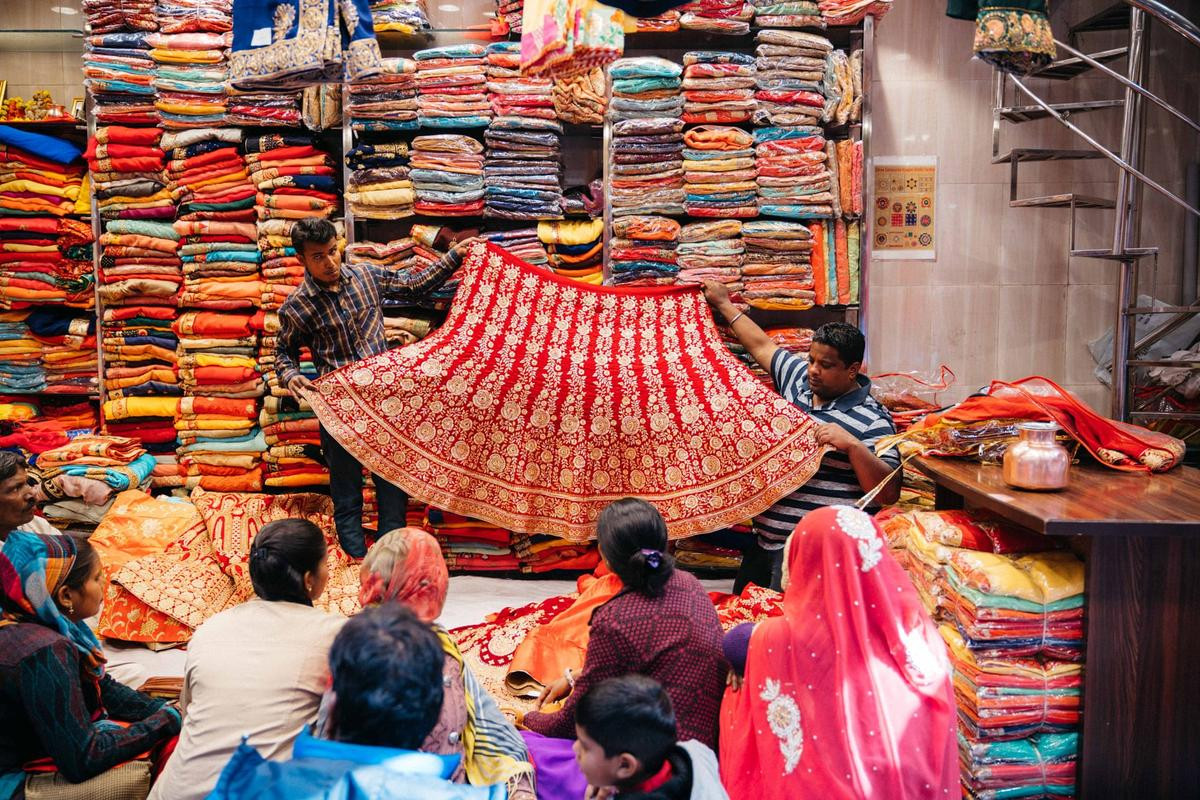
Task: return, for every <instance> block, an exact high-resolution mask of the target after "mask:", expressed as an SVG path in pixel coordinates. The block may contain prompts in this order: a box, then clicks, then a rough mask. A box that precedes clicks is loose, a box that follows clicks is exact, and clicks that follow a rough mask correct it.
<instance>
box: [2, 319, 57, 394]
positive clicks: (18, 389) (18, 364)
mask: <svg viewBox="0 0 1200 800" xmlns="http://www.w3.org/2000/svg"><path fill="white" fill-rule="evenodd" d="M29 314H30V312H28V311H0V392H3V393H4V394H23V393H25V392H41V391H44V390H45V388H46V373H45V370H44V369H43V367H42V355H41V352H42V348H41V346H40V345H39V344H38V342H37V340H36V339H34V338H33V334H32V333H31V332H30V330H29V324H28V318H29Z"/></svg>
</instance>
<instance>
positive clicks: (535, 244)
mask: <svg viewBox="0 0 1200 800" xmlns="http://www.w3.org/2000/svg"><path fill="white" fill-rule="evenodd" d="M546 224H550V225H552V224H555V223H546ZM541 226H542V223H538V227H536V228H515V229H513V230H509V231H489V232H487V233H485V234H483V236H484V238H486V239H487V240H488V241H489V242H495V243H496V245H497V246H499V247H503V248H504V249H505V250H507V251H508V252H510V253H512V254H513V255H514V256H516V257H517V258H519V259H521V260H522V261H524V262H526V263H527V264H534V265H536V266H539V267H544V266H546V265H547V264H548V263H549V260H550V258H549V255H548V254H547V253H546V248H545V247H544V246H542V242H541V240H540V239H539V237H538V231H539V230H540V229H541Z"/></svg>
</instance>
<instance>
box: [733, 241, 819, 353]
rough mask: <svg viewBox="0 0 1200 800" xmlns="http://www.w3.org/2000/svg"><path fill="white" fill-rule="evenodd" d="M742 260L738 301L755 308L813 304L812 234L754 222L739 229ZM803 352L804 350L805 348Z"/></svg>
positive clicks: (793, 306)
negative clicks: (744, 257)
mask: <svg viewBox="0 0 1200 800" xmlns="http://www.w3.org/2000/svg"><path fill="white" fill-rule="evenodd" d="M742 240H743V241H744V242H745V244H746V259H745V264H744V265H743V267H742V276H743V291H742V299H743V300H745V302H746V303H747V304H748V305H750V306H753V307H756V308H764V309H769V308H782V309H792V308H808V307H809V306H811V305H812V304H813V301H814V299H815V295H814V293H813V268H812V264H811V262H810V258H811V255H810V254H811V251H812V247H813V245H812V233H811V232H810V231H809V230H808V229H807V228H806V227H804V226H803V225H801V224H800V223H798V222H783V221H777V220H755V221H752V222H747V223H745V224H744V225H743V226H742ZM806 349H807V348H806Z"/></svg>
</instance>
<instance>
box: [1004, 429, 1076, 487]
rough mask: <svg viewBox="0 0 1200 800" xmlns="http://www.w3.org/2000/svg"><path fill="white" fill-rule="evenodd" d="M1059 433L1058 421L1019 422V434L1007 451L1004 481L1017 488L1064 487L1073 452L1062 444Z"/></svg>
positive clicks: (1005, 454)
mask: <svg viewBox="0 0 1200 800" xmlns="http://www.w3.org/2000/svg"><path fill="white" fill-rule="evenodd" d="M1057 433H1058V425H1056V424H1055V423H1053V422H1022V423H1019V424H1018V425H1017V434H1018V436H1019V437H1020V438H1019V439H1018V440H1017V442H1016V443H1015V444H1013V445H1011V446H1010V447H1009V448H1008V450H1006V451H1005V453H1004V482H1005V483H1007V484H1008V485H1009V486H1012V487H1014V488H1016V489H1031V490H1034V491H1054V490H1056V489H1065V488H1066V487H1067V482H1068V478H1069V475H1070V470H1071V454H1070V453H1069V452H1068V451H1067V448H1065V447H1063V446H1062V445H1061V444H1059V442H1058V440H1057V438H1056V434H1057Z"/></svg>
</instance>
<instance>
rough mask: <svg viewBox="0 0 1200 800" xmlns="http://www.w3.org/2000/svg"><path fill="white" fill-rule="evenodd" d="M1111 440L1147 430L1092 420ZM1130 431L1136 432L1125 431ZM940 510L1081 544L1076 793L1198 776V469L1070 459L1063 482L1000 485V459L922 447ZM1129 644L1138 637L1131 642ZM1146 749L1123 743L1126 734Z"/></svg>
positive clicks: (1181, 782)
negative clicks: (1059, 487) (1082, 688)
mask: <svg viewBox="0 0 1200 800" xmlns="http://www.w3.org/2000/svg"><path fill="white" fill-rule="evenodd" d="M1098 434H1099V435H1100V436H1106V437H1107V438H1105V439H1104V441H1105V442H1107V443H1108V446H1109V447H1127V446H1130V445H1134V446H1137V443H1138V442H1142V441H1143V439H1142V438H1141V437H1144V436H1145V433H1144V432H1142V433H1138V432H1137V430H1136V429H1134V430H1133V431H1132V432H1125V433H1121V432H1118V429H1116V428H1113V427H1111V426H1106V425H1105V424H1104V423H1103V422H1102V423H1101V425H1100V427H1099V428H1098ZM1130 435H1132V436H1133V437H1134V438H1132V439H1130V438H1125V437H1126V436H1130ZM913 466H914V467H915V469H917V470H918V471H920V472H921V473H923V474H924V475H926V476H928V477H929V478H930V479H931V480H933V481H934V483H935V484H936V485H937V490H936V498H937V505H938V506H939V507H940V508H961V507H963V506H964V505H965V506H969V507H979V508H984V509H987V510H989V511H991V512H993V513H995V514H997V515H999V516H1000V517H1002V518H1004V519H1007V520H1009V521H1010V522H1012V523H1015V524H1017V525H1022V526H1025V527H1027V528H1029V529H1031V530H1034V531H1037V532H1040V533H1045V534H1047V535H1049V536H1053V537H1068V539H1067V540H1068V541H1071V542H1072V543H1073V544H1074V546H1075V547H1076V548H1077V549H1080V550H1082V551H1085V553H1086V564H1087V581H1086V592H1085V596H1084V608H1083V614H1084V616H1085V618H1086V619H1087V621H1088V627H1087V634H1088V635H1087V643H1086V649H1087V657H1086V663H1087V689H1086V693H1085V695H1084V702H1083V720H1082V727H1081V741H1080V746H1079V747H1080V750H1079V772H1078V781H1079V782H1078V790H1079V794H1081V795H1083V796H1088V795H1090V794H1109V793H1112V792H1117V793H1121V794H1130V795H1139V796H1147V797H1151V796H1155V797H1157V796H1171V795H1173V794H1177V791H1176V789H1177V788H1178V787H1181V786H1185V785H1194V782H1195V780H1196V779H1197V772H1196V770H1197V765H1196V761H1195V758H1194V754H1195V752H1196V751H1197V748H1200V731H1197V730H1196V729H1195V726H1194V725H1192V723H1191V721H1192V720H1194V719H1195V718H1196V717H1197V715H1200V685H1197V684H1196V682H1195V681H1194V680H1193V679H1192V676H1193V673H1194V668H1195V663H1196V661H1197V660H1200V470H1196V469H1192V468H1189V467H1179V466H1177V467H1175V468H1173V469H1171V470H1170V471H1168V472H1164V473H1154V474H1150V473H1145V472H1129V471H1119V470H1114V469H1110V468H1108V467H1104V466H1099V465H1097V464H1094V463H1084V464H1078V465H1075V466H1073V467H1072V469H1071V474H1070V483H1069V486H1068V487H1067V488H1066V489H1065V490H1063V491H1061V492H1046V493H1040V492H1028V491H1021V490H1018V489H1013V488H1010V487H1009V486H1007V485H1006V484H1005V483H1004V481H1003V477H1002V473H1001V468H1000V467H999V466H993V465H985V464H978V463H974V462H971V461H965V460H960V459H951V458H935V457H921V458H918V459H916V460H915V461H914V462H913ZM1130 642H1136V643H1137V647H1136V648H1131V647H1130V646H1129V643H1130ZM1131 741H1136V742H1144V743H1147V745H1148V746H1146V747H1137V748H1130V747H1129V746H1128V742H1131Z"/></svg>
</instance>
